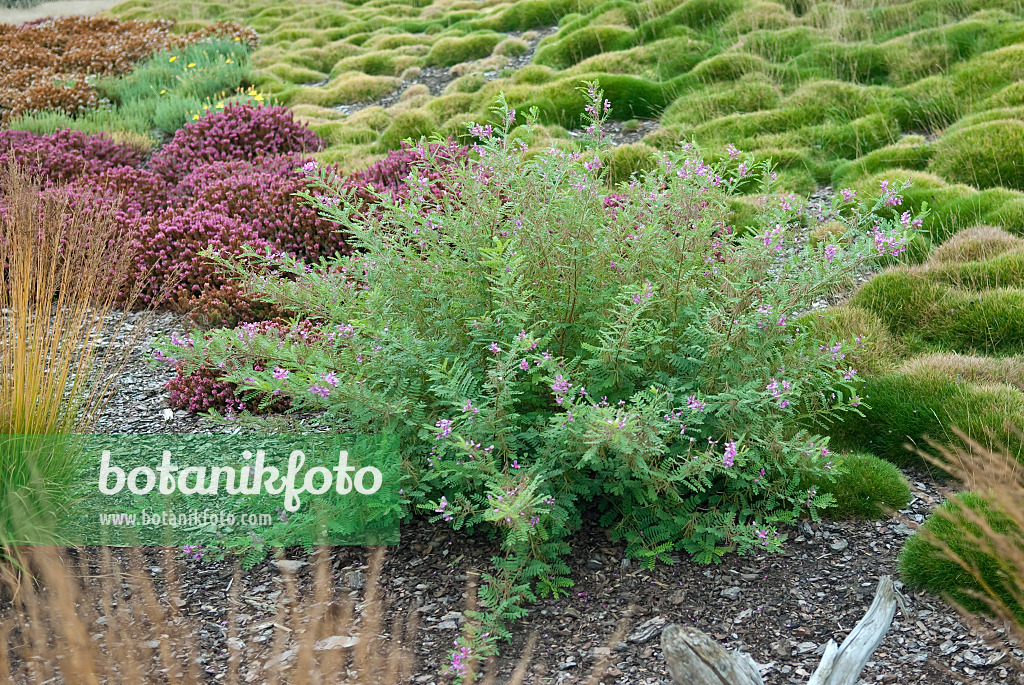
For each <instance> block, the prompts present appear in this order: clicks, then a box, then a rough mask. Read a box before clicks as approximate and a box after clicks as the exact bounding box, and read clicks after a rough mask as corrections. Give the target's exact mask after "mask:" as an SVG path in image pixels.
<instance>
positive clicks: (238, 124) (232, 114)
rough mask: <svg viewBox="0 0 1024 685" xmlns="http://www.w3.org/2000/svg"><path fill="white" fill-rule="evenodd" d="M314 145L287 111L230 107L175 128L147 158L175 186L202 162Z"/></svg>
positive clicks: (310, 148)
mask: <svg viewBox="0 0 1024 685" xmlns="http://www.w3.org/2000/svg"><path fill="white" fill-rule="evenodd" d="M320 147H321V141H320V138H319V136H317V135H316V134H315V133H313V131H311V130H310V129H309V128H308V127H307V126H305V125H303V124H301V123H299V122H297V121H295V117H294V115H293V114H292V113H291V111H290V110H288V109H287V108H285V107H269V106H256V107H254V106H252V105H247V104H237V103H232V104H228V105H226V106H225V107H224V111H223V112H221V113H219V114H213V115H209V116H205V117H200V118H199V119H198V120H197V121H193V122H192V123H190V124H188V125H186V126H185V127H184V128H181V129H179V130H178V131H177V132H176V133H175V134H174V138H173V139H172V140H171V142H169V143H168V144H167V145H165V146H164V147H163V148H162V149H161V150H160V152H158V153H157V154H156V155H154V156H153V158H152V159H151V160H150V162H149V169H150V170H151V171H153V172H154V173H156V174H159V175H161V176H163V177H164V178H166V179H167V180H168V181H169V182H177V181H179V180H181V178H182V177H184V176H185V174H187V173H188V172H189V171H191V170H193V169H195V168H197V167H199V166H201V165H203V164H210V163H212V162H227V161H232V160H245V161H253V160H256V159H259V158H261V157H267V156H271V155H279V154H288V153H306V152H315V151H317V150H319V149H320Z"/></svg>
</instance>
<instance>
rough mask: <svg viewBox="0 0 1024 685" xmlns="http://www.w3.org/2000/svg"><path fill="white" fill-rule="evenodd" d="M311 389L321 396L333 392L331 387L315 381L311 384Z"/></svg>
mask: <svg viewBox="0 0 1024 685" xmlns="http://www.w3.org/2000/svg"><path fill="white" fill-rule="evenodd" d="M309 391H310V392H311V393H313V394H314V395H319V396H320V397H327V396H328V395H330V394H331V391H330V389H328V388H326V387H324V386H322V385H319V384H317V383H314V384H313V385H311V386H309Z"/></svg>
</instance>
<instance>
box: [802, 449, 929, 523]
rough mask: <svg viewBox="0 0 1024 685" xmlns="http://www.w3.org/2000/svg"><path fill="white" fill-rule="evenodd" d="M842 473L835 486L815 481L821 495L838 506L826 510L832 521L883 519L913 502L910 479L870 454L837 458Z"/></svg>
mask: <svg viewBox="0 0 1024 685" xmlns="http://www.w3.org/2000/svg"><path fill="white" fill-rule="evenodd" d="M836 463H837V465H838V466H839V467H840V468H841V469H842V471H843V472H842V474H841V475H840V476H839V477H838V478H837V479H836V481H835V482H834V483H829V482H828V481H827V480H825V479H821V480H819V481H812V486H813V487H814V488H816V489H817V490H818V491H819V492H829V493H832V496H833V497H835V500H836V506H834V507H832V508H831V509H827V510H826V511H825V516H827V517H828V518H831V519H880V518H885V517H886V516H887V515H888V512H887V510H888V511H898V510H900V509H902V508H903V507H905V506H907V503H908V502H909V501H910V497H911V493H910V483H909V482H908V481H907V477H906V476H904V475H903V473H902V472H901V471H900V470H899V469H898V468H897V467H896V465H895V464H892V463H890V462H888V461H885V460H884V459H879V458H878V457H876V456H874V455H871V454H845V455H839V456H838V457H837V459H836Z"/></svg>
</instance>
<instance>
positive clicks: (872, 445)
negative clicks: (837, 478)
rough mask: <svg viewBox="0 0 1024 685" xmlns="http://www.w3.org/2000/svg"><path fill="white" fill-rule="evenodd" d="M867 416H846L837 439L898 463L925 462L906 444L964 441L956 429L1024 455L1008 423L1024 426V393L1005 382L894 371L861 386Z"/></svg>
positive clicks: (1019, 456)
mask: <svg viewBox="0 0 1024 685" xmlns="http://www.w3.org/2000/svg"><path fill="white" fill-rule="evenodd" d="M860 392H861V393H862V396H863V397H864V406H862V407H861V409H862V411H863V416H862V417H856V418H847V419H846V420H844V421H842V422H840V423H836V424H835V425H833V426H832V428H831V429H830V435H832V437H833V440H835V443H836V444H837V445H839V446H842V447H847V448H850V449H862V450H869V451H870V452H872V453H873V454H876V455H878V456H880V457H882V458H883V459H886V460H887V461H890V462H892V463H894V464H897V465H905V464H920V463H921V458H920V457H919V456H918V455H916V454H915V453H914V452H912V451H910V450H908V449H907V448H906V445H907V444H910V445H911V446H916V447H917V448H919V449H927V448H928V443H927V440H926V438H928V439H931V440H932V441H934V442H936V443H937V444H940V445H960V444H962V441H961V440H960V438H959V437H958V436H957V434H956V433H955V432H954V428H956V429H959V430H961V431H963V432H964V433H965V434H967V435H968V437H970V438H972V439H973V440H975V441H977V442H978V443H980V444H982V445H984V446H989V447H997V446H999V445H1000V444H1002V445H1006V446H1008V448H1009V451H1010V453H1011V454H1012V455H1013V457H1014V458H1016V459H1018V460H1021V459H1022V458H1024V444H1022V443H1021V441H1020V439H1019V438H1017V437H1016V434H1015V433H1014V432H1013V429H1012V428H1010V427H1009V426H1013V425H1017V426H1022V425H1024V393H1021V392H1020V391H1018V390H1016V389H1013V388H1010V387H1008V386H1006V385H984V384H979V385H975V384H972V383H967V382H963V381H960V380H958V379H954V378H950V377H949V375H948V374H947V373H946V372H945V371H943V370H931V369H926V370H924V371H921V372H918V371H917V370H916V369H915V370H914V372H912V373H898V372H897V373H889V374H885V375H881V376H875V377H872V378H868V379H866V380H865V381H864V383H863V385H862V386H861V389H860Z"/></svg>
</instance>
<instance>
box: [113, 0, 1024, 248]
mask: <svg viewBox="0 0 1024 685" xmlns="http://www.w3.org/2000/svg"><path fill="white" fill-rule="evenodd" d="M114 12H115V13H116V14H117V15H119V16H121V17H124V18H150V17H156V16H164V17H173V18H176V19H179V20H184V21H192V22H209V21H216V20H219V19H224V18H230V19H231V20H233V21H239V22H242V23H245V24H248V25H250V26H252V27H253V28H255V29H256V30H257V31H259V32H260V34H261V38H262V40H263V44H262V46H261V47H260V49H259V50H258V51H257V53H256V54H255V55H254V64H255V65H256V66H257V67H258V68H259V70H260V71H259V74H258V75H257V81H258V84H259V85H260V86H261V87H263V88H264V89H266V90H267V91H268V92H269V93H270V94H271V95H273V96H275V97H276V98H277V99H278V100H279V101H282V102H284V103H285V104H294V103H306V104H315V105H320V106H324V107H335V106H338V105H342V104H351V103H353V102H357V101H359V100H360V99H362V100H363V101H371V100H375V99H377V98H380V97H382V96H383V95H386V94H387V93H388V92H390V91H391V90H393V89H394V88H396V87H397V82H396V81H391V80H389V79H395V78H397V77H399V76H400V75H401V74H403V73H415V70H417V69H423V68H428V67H432V68H437V69H447V68H449V67H453V68H454V69H455V70H456V71H455V73H456V74H457V75H459V76H461V77H463V78H461V79H460V80H459V83H458V84H457V85H455V86H454V87H453V88H452V89H451V90H450V91H448V92H450V93H458V94H466V95H470V96H472V97H470V98H466V99H464V100H461V101H459V102H458V103H457V106H456V107H455V108H454V109H453V108H451V105H453V104H454V103H451V102H449V103H448V105H449V109H448V110H447V111H445V112H444V113H443V114H441V113H438V112H432V115H433V116H435V118H436V119H437V125H438V127H439V129H440V130H441V132H443V133H453V134H461V133H462V130H460V129H459V126H460V124H461V123H462V122H463V121H466V120H469V119H477V120H480V119H484V118H486V115H487V113H488V107H489V105H490V104H491V102H492V100H493V98H494V96H495V95H496V94H497V93H499V92H502V91H504V92H505V93H506V94H507V95H508V97H509V100H510V101H511V102H512V103H513V104H514V105H515V106H516V107H517V108H518V109H519V110H520V112H524V111H525V110H526V109H528V108H529V107H531V106H536V107H537V108H538V110H539V111H540V115H541V123H543V124H549V125H552V124H553V125H559V126H562V127H566V128H573V127H575V126H577V125H578V124H579V121H580V114H581V111H582V99H581V98H579V96H578V94H577V93H576V92H575V88H576V86H578V85H579V84H580V83H581V81H582V80H584V79H593V78H599V79H600V80H601V81H602V84H603V85H604V87H605V89H606V93H607V95H608V97H609V99H610V100H611V101H612V104H613V106H614V111H613V116H614V117H615V118H617V119H620V120H627V119H631V118H640V119H644V118H660V119H661V120H662V124H663V128H662V130H660V131H657V132H655V133H654V134H652V135H651V136H650V137H649V138H648V139H647V140H645V141H644V142H645V143H646V144H648V145H650V146H652V147H655V148H665V147H672V146H675V145H677V144H678V142H679V141H680V140H683V139H690V138H691V137H696V138H697V139H698V141H699V142H700V143H701V144H703V145H705V146H707V147H709V148H711V149H719V148H722V147H724V146H725V145H726V144H727V143H731V144H734V145H736V146H738V147H740V148H741V149H743V150H746V151H750V152H753V153H754V154H755V156H756V157H757V158H759V159H760V158H769V157H771V158H773V159H775V160H776V162H777V163H778V164H779V176H780V181H781V183H782V184H783V186H786V187H787V188H788V189H789V190H794V191H810V190H813V189H814V188H815V187H817V186H818V185H822V184H827V183H836V184H842V185H849V184H853V183H856V182H858V181H861V180H866V179H869V178H870V177H872V176H874V175H876V174H887V173H889V172H890V171H891V170H894V169H901V170H907V171H914V172H919V173H920V172H932V173H934V174H937V176H936V178H937V179H939V180H940V181H942V182H945V183H946V184H948V185H949V186H950V188H952V189H953V190H952V191H950V192H946V193H945V194H944V196H943V197H942V198H939V199H940V201H942V203H943V204H945V205H950V204H952V205H955V206H947V207H946V210H947V211H946V212H945V214H943V215H941V216H939V215H937V216H936V218H935V219H933V221H934V222H937V223H939V224H941V226H942V230H944V231H946V233H945V235H948V234H950V233H952V232H953V230H950V227H952V228H963V227H966V226H965V225H962V224H961V223H959V222H958V217H959V216H961V215H967V214H970V215H971V220H972V221H973V222H974V223H978V222H979V219H978V215H979V214H980V215H984V216H986V217H988V218H986V219H985V220H986V221H987V220H991V219H992V218H993V217H994V215H995V214H997V213H998V211H999V209H1000V208H999V207H994V206H992V205H995V204H999V205H1000V206H1001V205H1004V204H1006V202H1005V201H1002V200H1005V198H993V197H990V196H982V197H978V196H979V195H981V194H980V193H978V192H977V190H978V189H981V190H985V189H990V188H997V189H1001V188H1010V189H1015V188H1016V189H1021V188H1024V181H1022V172H1021V164H1022V162H1021V155H1016V157H1014V155H1015V154H1016V153H1015V152H1014V151H1015V150H1016V147H1014V146H1019V145H1024V122H1022V117H1021V115H1020V112H1021V111H1024V88H1022V87H1021V86H1020V81H1021V80H1022V79H1024V66H1022V64H1024V10H1022V7H1021V6H1020V3H1019V1H1017V0H999V1H998V2H995V3H993V2H988V1H987V0H986V1H983V0H966V1H965V2H961V3H947V2H942V1H941V0H907V1H905V2H904V1H900V0H895V1H894V2H892V3H887V4H885V5H884V6H878V7H874V6H868V5H860V4H856V5H847V4H842V5H838V4H835V3H832V2H824V1H822V0H802V1H801V2H800V3H794V2H790V3H788V4H787V3H783V4H776V3H772V2H767V1H764V0H645V1H644V2H640V1H639V0H635V1H634V0H520V1H518V2H507V1H505V2H499V1H498V0H484V1H483V2H476V1H474V2H468V1H456V2H451V1H449V0H435V1H434V2H429V1H428V0H381V1H379V2H373V3H366V4H350V3H347V2H340V1H332V2H313V1H312V0H299V1H298V2H287V3H286V2H283V0H256V1H255V2H251V1H250V0H222V1H221V2H218V3H213V2H208V1H204V0H199V1H197V2H192V3H187V4H185V5H182V4H181V3H179V2H176V1H174V0H130V1H129V2H126V3H123V4H122V5H119V6H118V7H117V8H115V10H114ZM545 27H557V31H555V32H554V33H551V34H550V35H547V36H545V37H544V38H543V40H541V41H540V45H539V46H538V48H537V50H536V52H535V54H534V55H533V58H532V63H531V64H530V65H529V66H527V67H525V68H523V69H520V70H519V71H514V70H512V71H510V72H508V73H506V72H503V71H502V69H503V65H505V64H507V63H508V59H510V58H514V57H516V56H518V55H522V54H525V53H526V52H527V51H528V50H529V49H530V44H529V41H530V40H532V39H533V36H532V35H531V34H530V33H529V32H530V30H533V29H541V28H545ZM514 31H525V32H526V33H525V34H523V35H522V37H511V36H510V35H509V34H510V33H511V32H514ZM484 72H487V73H488V74H490V76H489V77H488V78H493V76H494V74H498V76H499V78H497V79H495V80H491V81H489V82H487V83H485V84H482V83H481V81H480V77H479V76H477V77H476V78H467V77H468V76H471V75H473V74H481V73H484ZM343 77H344V78H343ZM339 79H341V80H339ZM463 79H465V80H463ZM325 80H326V83H323V82H324V81H325ZM478 86H479V87H478ZM433 97H435V96H431V97H428V98H425V99H424V101H423V102H419V103H418V105H417V106H419V107H427V108H428V109H429V107H430V99H432V98H433ZM400 109H401V108H399V110H400ZM390 114H391V115H392V116H393V115H395V114H397V111H396V112H391V113H390ZM342 121H343V123H342V124H340V126H339V127H336V128H344V127H345V126H348V125H350V124H349V123H348V122H347V121H345V120H342ZM351 125H353V126H354V127H355V124H354V123H353V124H351ZM360 128H363V130H364V131H365V127H360ZM946 129H948V130H946ZM944 130H946V132H945V134H944V135H942V136H941V137H940V138H939V139H938V140H936V141H935V142H927V141H926V140H925V139H924V138H922V137H920V136H919V134H921V133H936V134H938V133H942V131H944ZM908 134H909V137H908ZM915 136H917V137H915ZM364 138H365V135H363V134H354V135H343V134H341V133H340V132H339V133H338V134H337V135H335V136H333V137H332V148H333V147H344V146H355V147H360V148H361V150H360V151H361V152H366V150H367V149H368V148H367V147H366V146H367V145H369V144H364V143H350V142H341V141H357V140H358V141H361V140H363V139H364ZM1018 139H1020V140H1018ZM396 140H398V139H397V137H396V136H394V135H392V136H389V137H388V139H387V140H386V141H385V140H383V139H378V140H376V141H374V142H373V144H372V145H373V146H374V149H377V150H380V149H382V148H384V147H387V146H389V145H393V144H395V141H396ZM929 140H930V139H929ZM360 151H357V150H350V151H347V152H335V153H333V154H341V155H342V156H350V153H353V154H355V153H357V152H360ZM356 156H358V154H356ZM958 184H964V185H958ZM954 199H957V200H960V203H959V204H957V203H954V202H953V200H954ZM997 200H998V201H997ZM1003 214H1004V215H1006V216H1004V217H1000V218H1005V219H1007V220H1013V221H1018V222H1024V206H1014V207H1012V208H1007V209H1006V210H1005V211H1004V212H1003ZM1021 228H1022V229H1024V225H1022V226H1021ZM936 234H938V232H936ZM945 235H941V236H940V238H941V237H945Z"/></svg>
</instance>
